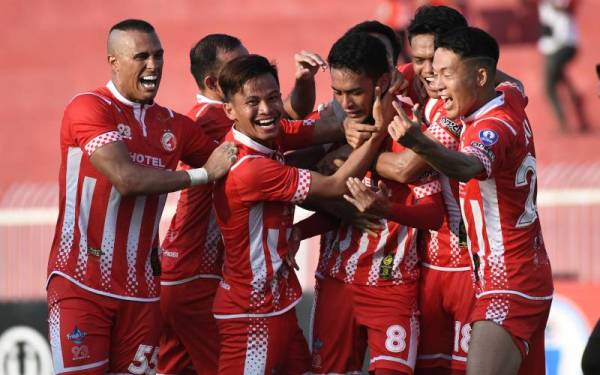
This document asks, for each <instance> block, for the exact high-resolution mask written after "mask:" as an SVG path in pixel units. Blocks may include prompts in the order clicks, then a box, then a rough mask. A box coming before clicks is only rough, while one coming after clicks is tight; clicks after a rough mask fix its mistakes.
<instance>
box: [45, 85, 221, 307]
mask: <svg viewBox="0 0 600 375" xmlns="http://www.w3.org/2000/svg"><path fill="white" fill-rule="evenodd" d="M115 141H121V142H124V143H125V145H126V146H127V148H128V150H129V155H130V156H131V159H132V160H133V161H134V162H135V163H137V164H139V165H142V166H145V167H149V168H159V169H165V170H174V169H175V168H176V167H177V163H178V161H179V160H184V161H185V162H186V163H188V164H190V165H195V166H202V165H203V164H204V163H205V161H206V160H207V159H208V156H209V155H210V153H211V152H212V151H213V150H214V148H215V147H216V144H215V142H213V141H212V140H210V138H208V137H207V136H206V135H205V134H204V132H203V131H202V129H200V128H199V127H197V126H195V125H194V124H193V122H192V121H191V120H190V119H188V118H187V117H185V116H183V115H180V114H177V113H175V112H173V111H171V110H170V109H167V108H164V107H161V106H159V105H158V104H156V103H154V104H149V105H142V104H138V103H133V102H131V101H129V100H127V99H126V98H124V97H123V96H122V95H121V94H120V93H119V92H118V91H117V89H116V88H115V86H114V85H113V84H112V82H109V83H108V85H107V87H102V88H99V89H97V90H94V91H91V92H86V93H82V94H79V95H77V96H75V98H73V100H72V101H71V103H69V105H68V106H67V108H66V110H65V113H64V117H63V121H62V126H61V132H60V147H61V167H60V174H59V185H60V199H59V216H58V221H57V225H56V232H55V236H54V241H53V244H52V249H51V251H50V259H49V262H48V280H49V279H50V277H52V276H53V275H61V276H63V277H65V278H67V279H68V280H70V281H72V282H74V283H76V284H77V285H78V286H80V287H82V288H85V289H87V290H90V291H92V292H94V293H98V294H102V295H106V296H110V297H115V298H121V299H128V300H135V301H156V300H158V295H159V288H158V277H157V275H158V273H159V268H158V238H157V230H158V224H159V221H160V215H161V213H162V210H163V207H164V204H165V200H166V194H152V195H138V196H121V194H119V192H118V191H117V189H116V188H115V187H114V186H113V185H112V184H111V183H110V181H109V180H108V179H107V178H106V177H105V176H104V175H103V174H101V173H100V172H99V171H98V170H96V168H95V167H94V166H93V165H92V164H91V162H90V156H91V155H92V154H93V153H94V152H95V151H96V150H97V149H99V148H100V147H102V146H104V145H106V144H108V143H111V142H115Z"/></svg>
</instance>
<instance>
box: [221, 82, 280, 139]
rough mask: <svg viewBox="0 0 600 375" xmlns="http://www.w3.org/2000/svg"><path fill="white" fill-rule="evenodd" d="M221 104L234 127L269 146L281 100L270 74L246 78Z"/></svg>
mask: <svg viewBox="0 0 600 375" xmlns="http://www.w3.org/2000/svg"><path fill="white" fill-rule="evenodd" d="M224 107H225V113H226V114H227V116H228V117H229V118H230V119H231V120H233V121H235V127H236V129H237V130H238V131H240V132H242V133H244V134H246V135H247V136H249V137H250V138H252V139H254V140H255V141H257V142H259V143H262V144H264V145H266V146H271V145H272V143H273V141H274V140H275V138H276V137H277V135H278V134H279V128H280V124H279V120H281V116H282V115H283V101H282V100H281V92H280V91H279V85H278V84H277V81H276V80H275V77H273V75H271V74H263V75H261V76H259V77H257V78H254V79H251V80H249V81H247V82H246V83H245V84H244V86H243V87H242V90H240V91H239V92H237V93H235V94H234V95H233V97H232V98H231V100H230V102H229V103H225V106H224Z"/></svg>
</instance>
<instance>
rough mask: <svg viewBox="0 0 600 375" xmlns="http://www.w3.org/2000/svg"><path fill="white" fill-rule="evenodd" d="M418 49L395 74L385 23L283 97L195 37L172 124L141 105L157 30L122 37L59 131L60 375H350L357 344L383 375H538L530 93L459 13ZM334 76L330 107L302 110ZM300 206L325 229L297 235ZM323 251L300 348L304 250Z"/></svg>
mask: <svg viewBox="0 0 600 375" xmlns="http://www.w3.org/2000/svg"><path fill="white" fill-rule="evenodd" d="M407 34H408V43H409V45H410V51H411V56H412V62H410V63H408V64H398V56H399V54H400V50H401V42H400V41H399V39H398V37H397V35H396V34H395V32H394V31H393V30H392V29H390V28H389V27H387V26H385V25H383V24H381V23H379V22H377V21H366V22H363V23H360V24H358V25H356V26H354V27H352V28H351V29H349V30H348V31H347V32H346V33H345V34H344V35H342V36H341V37H340V38H339V39H338V40H337V41H336V42H335V43H334V44H333V46H332V47H331V49H330V51H329V53H328V55H327V59H325V60H324V59H322V58H321V56H319V55H318V54H316V53H312V52H308V51H302V52H299V53H297V54H296V55H295V57H294V58H295V63H296V72H295V84H294V87H293V89H292V91H291V93H290V94H289V96H288V97H287V98H286V99H285V100H284V99H282V94H281V92H280V85H279V77H278V73H277V69H276V67H275V66H274V65H273V64H272V63H271V62H270V61H269V59H268V58H265V57H263V56H259V55H256V54H250V53H249V52H248V50H247V49H246V48H245V47H244V45H243V44H242V42H241V41H240V40H239V39H238V38H236V37H234V36H230V35H225V34H211V35H207V36H205V37H203V38H202V39H201V40H200V41H198V42H197V44H196V45H194V46H193V48H192V49H191V50H190V64H191V65H190V70H191V73H192V75H193V77H194V79H195V81H196V83H197V85H198V90H199V93H198V95H197V103H196V105H195V106H194V107H193V108H192V109H191V110H190V111H189V113H188V115H187V116H183V115H180V114H178V113H175V112H174V111H172V110H170V109H168V108H165V107H162V106H160V105H158V104H156V103H155V102H154V98H155V96H156V94H157V91H158V87H159V85H160V80H161V77H162V65H163V49H162V46H161V43H160V40H159V39H158V35H157V33H156V31H155V30H154V28H153V27H152V26H151V25H150V24H148V23H147V22H145V21H142V20H133V19H130V20H125V21H122V22H119V23H118V24H116V25H114V26H113V27H112V28H111V30H110V32H109V35H108V44H107V45H108V51H107V52H108V62H109V65H110V67H111V80H110V81H109V82H108V84H107V85H106V86H104V87H100V88H98V89H96V90H93V91H89V92H84V93H81V94H78V95H76V96H75V97H74V98H73V99H72V101H71V102H70V103H69V104H68V106H67V108H66V110H65V114H64V117H63V122H62V127H61V137H60V141H61V153H62V163H61V170H60V174H59V183H60V202H59V204H60V214H59V218H58V222H57V227H56V234H55V239H54V242H53V246H52V250H51V254H50V260H49V267H48V285H47V290H48V311H49V320H48V321H49V336H50V341H51V346H52V353H53V360H54V369H55V372H56V373H57V374H58V373H68V374H79V373H82V374H83V373H85V374H105V373H112V374H152V373H158V374H193V373H197V374H216V373H219V374H304V373H314V374H359V373H361V372H362V369H363V361H364V358H365V352H366V350H367V349H368V353H369V365H368V368H369V372H371V373H374V374H376V375H386V374H413V373H416V374H433V375H440V374H463V373H467V374H477V375H480V374H502V375H504V374H540V375H545V358H544V328H545V325H546V321H547V319H548V313H549V310H550V304H551V301H552V294H553V286H552V275H551V269H550V263H549V260H548V256H547V254H546V250H545V247H544V241H543V238H542V234H541V229H540V222H539V218H538V215H537V209H536V159H535V149H534V143H533V134H532V129H531V125H530V124H529V121H528V119H527V116H526V114H525V107H526V105H527V97H526V96H525V94H524V90H523V87H522V85H521V83H520V82H519V81H518V80H516V79H514V78H512V77H510V76H509V75H507V74H505V73H503V72H501V71H499V70H497V63H498V59H499V47H498V44H497V42H496V41H495V40H494V38H493V37H492V36H490V35H489V34H488V33H487V32H485V31H483V30H481V29H478V28H474V27H469V26H468V24H467V21H466V20H465V18H464V17H463V16H462V15H461V14H460V13H459V12H458V11H456V10H454V9H452V8H449V7H445V6H424V7H421V8H419V9H418V10H417V11H416V13H415V15H414V18H413V19H412V21H411V23H410V25H409V27H408V29H407ZM326 69H329V73H330V76H331V87H332V91H333V99H332V100H331V101H330V102H328V103H323V104H321V105H319V106H318V110H315V111H313V108H314V107H315V101H316V100H315V97H316V95H315V75H316V74H317V73H318V72H319V71H320V70H326ZM176 190H182V191H181V194H180V196H179V201H178V204H177V210H176V213H175V215H174V217H173V219H172V221H171V225H170V227H169V230H168V232H167V234H166V236H165V238H164V239H163V241H162V243H161V244H160V246H159V239H158V233H157V232H158V225H159V222H160V217H161V214H162V210H163V208H164V205H165V200H166V194H167V193H169V192H172V191H176ZM296 205H300V206H302V207H304V208H307V209H309V210H312V211H315V213H314V214H313V215H312V216H309V217H308V218H306V219H304V220H302V221H300V222H297V223H294V207H295V206H296ZM316 235H321V241H320V248H319V249H314V250H315V251H316V250H318V251H319V254H318V256H319V261H318V266H317V269H316V272H315V277H316V287H315V303H314V306H313V311H312V317H311V325H310V332H309V340H308V343H307V340H306V339H305V337H304V335H303V333H302V330H301V329H300V328H299V325H298V321H297V317H296V311H295V306H296V305H297V304H298V302H299V301H300V298H301V296H302V289H301V287H300V284H299V282H298V279H297V277H296V274H295V270H294V268H297V264H296V261H295V253H296V251H297V249H298V247H299V243H300V241H302V240H304V239H306V238H310V237H313V236H316ZM315 256H316V254H315ZM159 296H160V298H159Z"/></svg>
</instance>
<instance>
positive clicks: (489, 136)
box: [479, 129, 499, 147]
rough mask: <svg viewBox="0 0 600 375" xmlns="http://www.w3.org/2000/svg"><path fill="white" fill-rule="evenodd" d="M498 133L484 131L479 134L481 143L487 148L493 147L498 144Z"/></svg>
mask: <svg viewBox="0 0 600 375" xmlns="http://www.w3.org/2000/svg"><path fill="white" fill-rule="evenodd" d="M498 138H499V137H498V133H496V132H495V131H493V130H490V129H483V130H481V131H480V132H479V139H480V140H481V143H483V144H484V145H486V146H488V147H489V146H493V145H495V144H496V142H498Z"/></svg>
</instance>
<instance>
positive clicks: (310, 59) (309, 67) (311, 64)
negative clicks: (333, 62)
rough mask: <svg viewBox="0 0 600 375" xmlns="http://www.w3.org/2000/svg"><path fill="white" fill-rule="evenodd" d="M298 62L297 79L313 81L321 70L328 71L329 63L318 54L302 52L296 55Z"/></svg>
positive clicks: (295, 58) (295, 59)
mask: <svg viewBox="0 0 600 375" xmlns="http://www.w3.org/2000/svg"><path fill="white" fill-rule="evenodd" d="M294 61H295V62H296V79H297V80H302V79H311V78H313V77H314V76H315V74H317V73H318V72H319V69H321V70H325V69H327V63H326V62H325V61H324V60H323V59H322V58H321V56H319V55H318V54H317V53H313V52H309V51H300V52H298V53H296V54H295V55H294Z"/></svg>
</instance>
